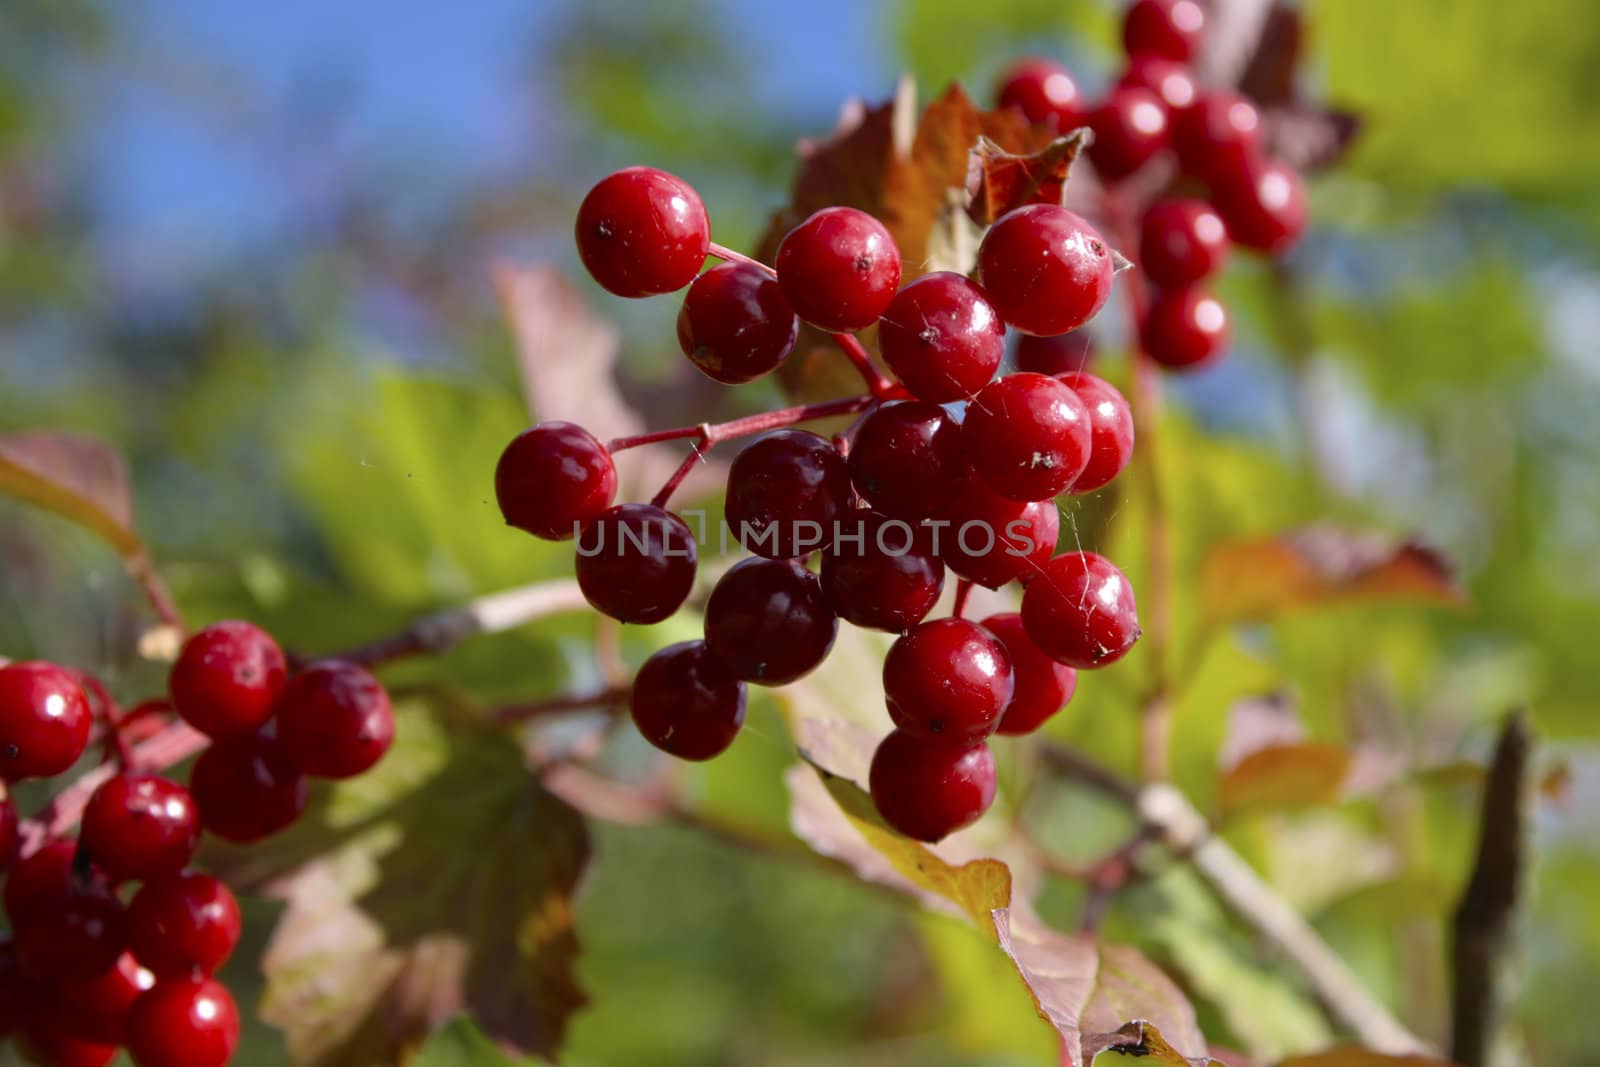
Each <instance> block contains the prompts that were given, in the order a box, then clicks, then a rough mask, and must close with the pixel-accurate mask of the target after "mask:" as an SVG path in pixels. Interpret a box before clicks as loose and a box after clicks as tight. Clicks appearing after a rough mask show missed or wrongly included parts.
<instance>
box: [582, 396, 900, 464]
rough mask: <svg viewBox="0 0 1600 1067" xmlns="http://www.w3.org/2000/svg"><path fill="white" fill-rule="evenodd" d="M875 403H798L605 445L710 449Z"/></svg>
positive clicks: (868, 399) (862, 399)
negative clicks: (688, 444) (675, 444)
mask: <svg viewBox="0 0 1600 1067" xmlns="http://www.w3.org/2000/svg"><path fill="white" fill-rule="evenodd" d="M877 402H878V398H877V397H875V396H870V395H868V396H850V397H844V398H843V399H840V400H824V401H822V402H821V403H818V404H800V405H797V406H795V407H792V408H779V409H778V410H776V411H763V412H762V413H761V414H759V415H746V416H745V417H744V418H742V419H734V420H733V421H731V422H719V423H701V424H700V425H699V426H678V427H675V428H673V429H670V430H653V431H651V432H650V433H641V434H635V435H634V436H632V437H615V438H612V440H611V441H610V442H609V443H608V444H607V445H606V448H607V449H609V450H610V451H612V452H622V451H625V450H627V449H630V448H638V447H639V446H640V445H653V444H658V443H660V442H662V441H682V440H684V439H685V438H690V437H694V438H698V439H699V442H700V445H701V446H703V448H704V449H705V450H709V449H710V448H711V446H712V445H716V444H720V443H721V442H723V441H731V440H733V439H734V438H737V437H746V436H749V435H750V434H753V433H763V432H765V431H767V430H777V429H781V428H782V427H785V426H794V425H796V424H798V423H802V422H812V421H814V420H816V419H827V418H832V417H833V416H835V415H853V414H855V413H856V412H858V411H862V410H865V409H866V408H868V407H870V406H871V405H873V404H875V403H877Z"/></svg>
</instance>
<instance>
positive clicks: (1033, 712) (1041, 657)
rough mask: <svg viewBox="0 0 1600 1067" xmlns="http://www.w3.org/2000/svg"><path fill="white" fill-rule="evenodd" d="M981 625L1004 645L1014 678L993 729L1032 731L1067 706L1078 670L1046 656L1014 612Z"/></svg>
mask: <svg viewBox="0 0 1600 1067" xmlns="http://www.w3.org/2000/svg"><path fill="white" fill-rule="evenodd" d="M983 628H984V629H985V630H988V631H989V632H990V633H992V634H994V635H995V637H997V638H999V640H1000V642H1001V643H1002V644H1004V645H1005V646H1006V654H1007V655H1009V656H1010V657H1011V675H1012V678H1013V680H1014V684H1013V687H1012V694H1011V702H1010V703H1009V704H1007V705H1006V707H1005V711H1004V712H1003V713H1002V714H1001V716H1000V725H999V726H998V727H997V731H996V732H998V733H1002V734H1008V735H1013V736H1014V735H1017V734H1029V733H1032V732H1033V731H1035V730H1037V729H1038V728H1039V727H1041V726H1043V725H1044V723H1045V721H1046V720H1047V719H1049V718H1050V717H1051V716H1052V715H1054V714H1055V713H1056V712H1058V711H1060V710H1061V709H1062V708H1064V707H1066V705H1067V701H1069V700H1071V699H1072V694H1073V692H1074V691H1075V690H1076V689H1077V688H1078V672H1077V671H1075V670H1073V669H1072V668H1071V667H1068V666H1067V665H1066V664H1064V663H1057V662H1056V661H1055V660H1053V659H1051V658H1050V657H1049V656H1047V655H1045V654H1044V652H1043V650H1041V649H1040V648H1039V646H1038V645H1036V644H1034V643H1033V638H1031V637H1029V636H1028V632H1027V629H1026V628H1025V627H1024V626H1023V624H1022V616H1021V615H1019V614H1017V613H1016V612H1007V613H1005V614H1002V615H991V616H989V617H988V618H987V619H984V620H983Z"/></svg>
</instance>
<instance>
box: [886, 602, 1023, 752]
mask: <svg viewBox="0 0 1600 1067" xmlns="http://www.w3.org/2000/svg"><path fill="white" fill-rule="evenodd" d="M1012 687H1013V679H1012V676H1011V657H1010V656H1009V655H1008V654H1007V653H1006V649H1005V645H1003V644H1001V642H1000V640H999V638H997V637H995V636H994V634H992V633H990V632H989V631H988V630H985V629H984V628H983V627H982V626H979V625H978V624H977V623H975V622H968V621H967V620H966V619H935V620H933V621H932V622H925V623H922V624H921V625H920V626H916V627H913V628H912V629H911V630H910V631H909V632H907V633H906V634H905V635H904V636H902V637H901V638H900V639H899V640H898V641H896V642H895V643H894V644H893V645H891V646H890V647H889V654H888V655H887V656H886V657H884V661H883V691H884V695H885V696H886V697H887V699H888V702H889V717H890V718H891V719H893V720H894V724H895V725H896V726H898V727H899V728H900V729H901V730H903V731H905V732H906V733H912V734H936V735H941V736H944V737H951V738H967V739H972V738H981V737H987V736H989V735H990V734H991V733H993V732H994V727H995V723H997V722H998V721H999V720H1000V713H1001V712H1003V711H1005V708H1006V705H1007V704H1009V703H1010V702H1011V697H1012Z"/></svg>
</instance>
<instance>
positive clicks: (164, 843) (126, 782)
mask: <svg viewBox="0 0 1600 1067" xmlns="http://www.w3.org/2000/svg"><path fill="white" fill-rule="evenodd" d="M82 840H83V846H84V848H86V849H88V851H89V855H91V856H93V857H94V860H95V862H96V863H98V864H99V865H100V866H101V867H102V868H104V870H105V872H106V873H107V874H108V875H110V876H111V878H112V879H113V880H114V881H119V882H121V881H130V880H131V881H144V880H145V879H148V878H159V877H160V876H161V875H163V874H172V873H173V872H175V871H180V870H182V869H183V867H184V865H185V864H187V863H188V862H189V859H190V857H192V856H193V855H194V850H195V847H196V846H197V845H199V843H200V812H199V811H198V810H196V808H195V803H194V798H193V797H191V796H190V795H189V791H188V790H187V789H185V788H184V787H183V786H181V785H179V784H178V783H177V782H174V781H172V780H171V779H170V778H163V777H161V776H160V775H157V774H119V775H117V776H116V777H115V778H111V779H108V780H107V781H106V782H105V783H104V784H102V785H101V786H100V788H98V789H96V790H95V791H94V795H93V796H91V797H90V798H89V804H88V806H87V807H85V808H84V810H83V830H82Z"/></svg>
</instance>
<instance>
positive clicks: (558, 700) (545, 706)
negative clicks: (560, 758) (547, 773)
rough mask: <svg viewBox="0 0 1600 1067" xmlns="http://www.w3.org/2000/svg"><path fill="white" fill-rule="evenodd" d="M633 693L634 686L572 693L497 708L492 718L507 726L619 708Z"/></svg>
mask: <svg viewBox="0 0 1600 1067" xmlns="http://www.w3.org/2000/svg"><path fill="white" fill-rule="evenodd" d="M632 691H633V687H632V686H627V685H620V686H610V687H608V688H606V689H602V690H600V691H599V692H595V693H572V694H568V695H566V696H559V697H551V698H550V699H549V700H536V701H533V702H531V703H527V704H508V705H506V706H505V707H501V708H496V709H495V710H494V712H493V713H492V714H491V715H490V718H492V719H493V720H494V721H495V722H497V723H502V724H507V723H517V722H527V721H528V720H529V719H538V718H542V717H544V716H546V715H561V714H564V713H566V712H569V711H588V710H590V709H600V708H606V709H610V708H618V707H621V706H622V705H623V704H626V703H627V702H628V694H629V693H630V692H632Z"/></svg>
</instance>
